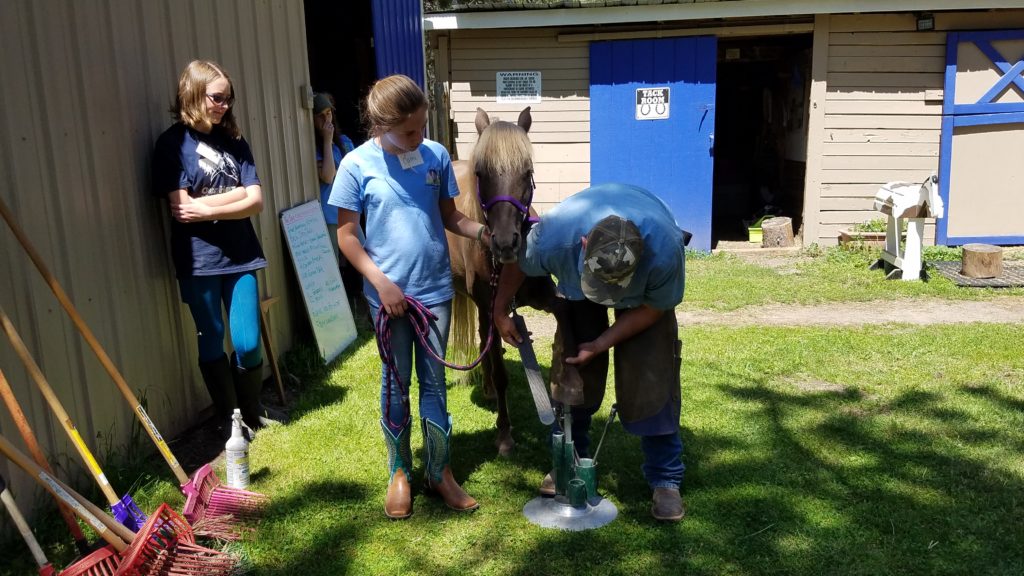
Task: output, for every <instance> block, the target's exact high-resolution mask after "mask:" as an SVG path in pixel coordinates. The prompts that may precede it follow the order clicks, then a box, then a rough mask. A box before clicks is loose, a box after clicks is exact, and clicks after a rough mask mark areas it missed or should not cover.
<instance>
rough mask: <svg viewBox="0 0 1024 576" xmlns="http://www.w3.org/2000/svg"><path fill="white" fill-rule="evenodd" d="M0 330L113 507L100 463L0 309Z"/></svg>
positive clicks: (114, 499)
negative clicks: (5, 335) (0, 328)
mask: <svg viewBox="0 0 1024 576" xmlns="http://www.w3.org/2000/svg"><path fill="white" fill-rule="evenodd" d="M0 327H2V328H3V331H4V333H5V334H7V339H8V340H10V341H11V347H12V348H14V351H15V352H16V353H17V354H18V357H19V358H21V363H22V364H24V365H25V370H27V371H28V375H29V376H30V377H31V378H32V381H33V382H35V383H36V387H38V388H39V392H41V393H42V395H43V398H45V399H46V403H47V404H49V405H50V409H51V410H53V415H54V416H56V417H57V420H60V425H61V426H62V427H63V428H64V431H65V432H67V434H68V438H70V439H71V443H72V444H74V445H75V449H76V450H78V454H79V455H80V456H81V457H82V460H83V461H85V467H86V468H88V469H89V472H90V473H91V474H92V477H93V478H95V479H96V483H97V484H99V486H100V492H103V496H105V497H106V499H107V503H108V504H110V505H111V506H113V505H115V504H117V503H118V502H119V501H120V500H119V499H118V497H117V494H116V493H115V492H114V488H113V487H112V486H111V485H110V481H109V480H107V475H106V474H104V473H103V469H102V468H100V463H99V462H97V461H96V457H95V456H93V453H92V450H89V446H88V445H86V443H85V440H84V439H83V438H82V435H81V434H79V433H78V428H75V423H74V422H72V421H71V416H69V415H68V413H67V411H66V410H64V405H63V404H61V402H60V399H59V398H57V395H56V394H55V393H54V392H53V388H51V387H50V383H49V382H47V381H46V378H45V377H44V376H43V371H42V370H40V369H39V365H38V364H36V361H35V359H34V358H32V354H31V353H30V352H29V351H28V348H27V347H26V346H25V342H24V341H22V339H21V336H20V335H19V334H18V331H17V330H15V329H14V324H13V323H12V322H11V319H10V318H9V317H8V316H7V312H6V311H4V309H3V306H0Z"/></svg>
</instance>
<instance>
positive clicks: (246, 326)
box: [178, 272, 263, 368]
mask: <svg viewBox="0 0 1024 576" xmlns="http://www.w3.org/2000/svg"><path fill="white" fill-rule="evenodd" d="M178 285H179V287H180V288H181V299H182V301H183V302H185V303H186V304H188V309H189V310H190V311H191V312H192V319H193V320H195V323H196V332H197V336H198V339H199V363H200V364H205V363H207V362H213V361H214V360H217V359H219V358H220V357H222V356H224V311H223V310H224V309H227V311H228V324H229V325H230V326H231V345H232V346H233V347H234V349H235V355H236V356H237V358H238V359H237V363H238V366H240V367H242V368H255V367H256V366H259V365H260V363H261V362H262V361H263V356H262V355H261V353H260V300H259V295H258V294H259V290H258V285H257V282H256V273H255V272H238V273H235V274H219V275H217V276H192V277H191V278H182V279H181V280H179V281H178ZM222 305H223V308H221V306H222Z"/></svg>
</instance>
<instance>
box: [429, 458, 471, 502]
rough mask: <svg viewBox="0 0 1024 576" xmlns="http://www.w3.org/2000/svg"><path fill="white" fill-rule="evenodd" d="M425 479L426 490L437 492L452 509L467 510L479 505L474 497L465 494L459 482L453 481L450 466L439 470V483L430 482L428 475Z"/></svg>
mask: <svg viewBox="0 0 1024 576" xmlns="http://www.w3.org/2000/svg"><path fill="white" fill-rule="evenodd" d="M426 481H427V490H429V491H432V492H436V493H437V494H439V495H440V496H441V499H442V500H444V503H445V505H447V506H448V507H449V508H451V509H452V510H458V511H459V512H469V511H472V510H476V509H477V508H479V507H480V504H478V503H477V501H476V499H474V498H473V497H472V496H470V495H469V494H466V491H465V490H463V489H462V486H459V483H458V482H456V481H455V477H454V476H452V468H451V466H445V467H444V470H442V471H441V481H440V482H439V483H437V484H434V483H433V482H431V480H430V476H429V475H428V476H427V478H426Z"/></svg>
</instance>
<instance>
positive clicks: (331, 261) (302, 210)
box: [281, 200, 356, 362]
mask: <svg viewBox="0 0 1024 576" xmlns="http://www.w3.org/2000/svg"><path fill="white" fill-rule="evenodd" d="M281 226H282V227H283V228H284V237H285V240H286V241H287V243H288V251H289V252H291V256H292V262H293V263H294V264H295V274H296V276H298V277H299V286H300V287H301V288H302V299H303V301H304V302H305V303H306V313H307V314H309V322H310V324H312V326H313V336H314V337H315V338H316V346H317V348H318V349H319V350H320V356H321V357H323V359H324V362H330V361H331V360H334V359H335V358H337V357H338V354H341V352H342V350H344V349H345V348H346V347H347V346H348V345H349V344H351V343H352V341H353V340H355V339H356V324H355V321H354V320H353V319H352V309H351V308H349V305H348V296H346V294H345V286H344V285H343V284H342V283H341V272H340V271H339V270H338V260H337V259H336V258H335V256H334V248H333V247H332V246H331V239H330V237H329V236H328V235H327V222H326V221H325V220H324V213H323V210H322V209H321V208H320V202H318V201H316V200H311V201H309V202H306V203H305V204H300V205H298V206H296V207H294V208H291V209H288V210H285V211H284V212H281Z"/></svg>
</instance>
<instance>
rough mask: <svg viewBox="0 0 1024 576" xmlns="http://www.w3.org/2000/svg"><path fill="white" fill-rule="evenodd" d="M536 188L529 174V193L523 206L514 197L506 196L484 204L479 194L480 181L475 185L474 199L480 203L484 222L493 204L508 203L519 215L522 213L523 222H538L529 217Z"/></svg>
mask: <svg viewBox="0 0 1024 576" xmlns="http://www.w3.org/2000/svg"><path fill="white" fill-rule="evenodd" d="M536 188H537V183H536V182H534V180H533V173H532V172H531V173H530V193H529V195H528V196H527V197H526V203H525V204H523V203H522V202H520V201H519V199H518V198H516V197H514V196H507V195H501V196H495V197H494V198H491V199H490V200H488V201H487V202H484V198H483V195H482V194H481V193H480V181H479V180H478V181H477V183H476V197H477V199H478V200H479V201H480V206H481V207H482V208H483V210H484V219H485V220H486V219H487V211H488V210H490V209H491V207H492V206H494V205H495V204H497V203H499V202H508V203H509V204H511V205H513V206H515V207H516V209H517V210H519V212H520V213H522V215H523V220H524V221H527V222H535V221H537V220H538V218H536V217H531V216H530V204H532V203H533V191H534V189H536Z"/></svg>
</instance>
